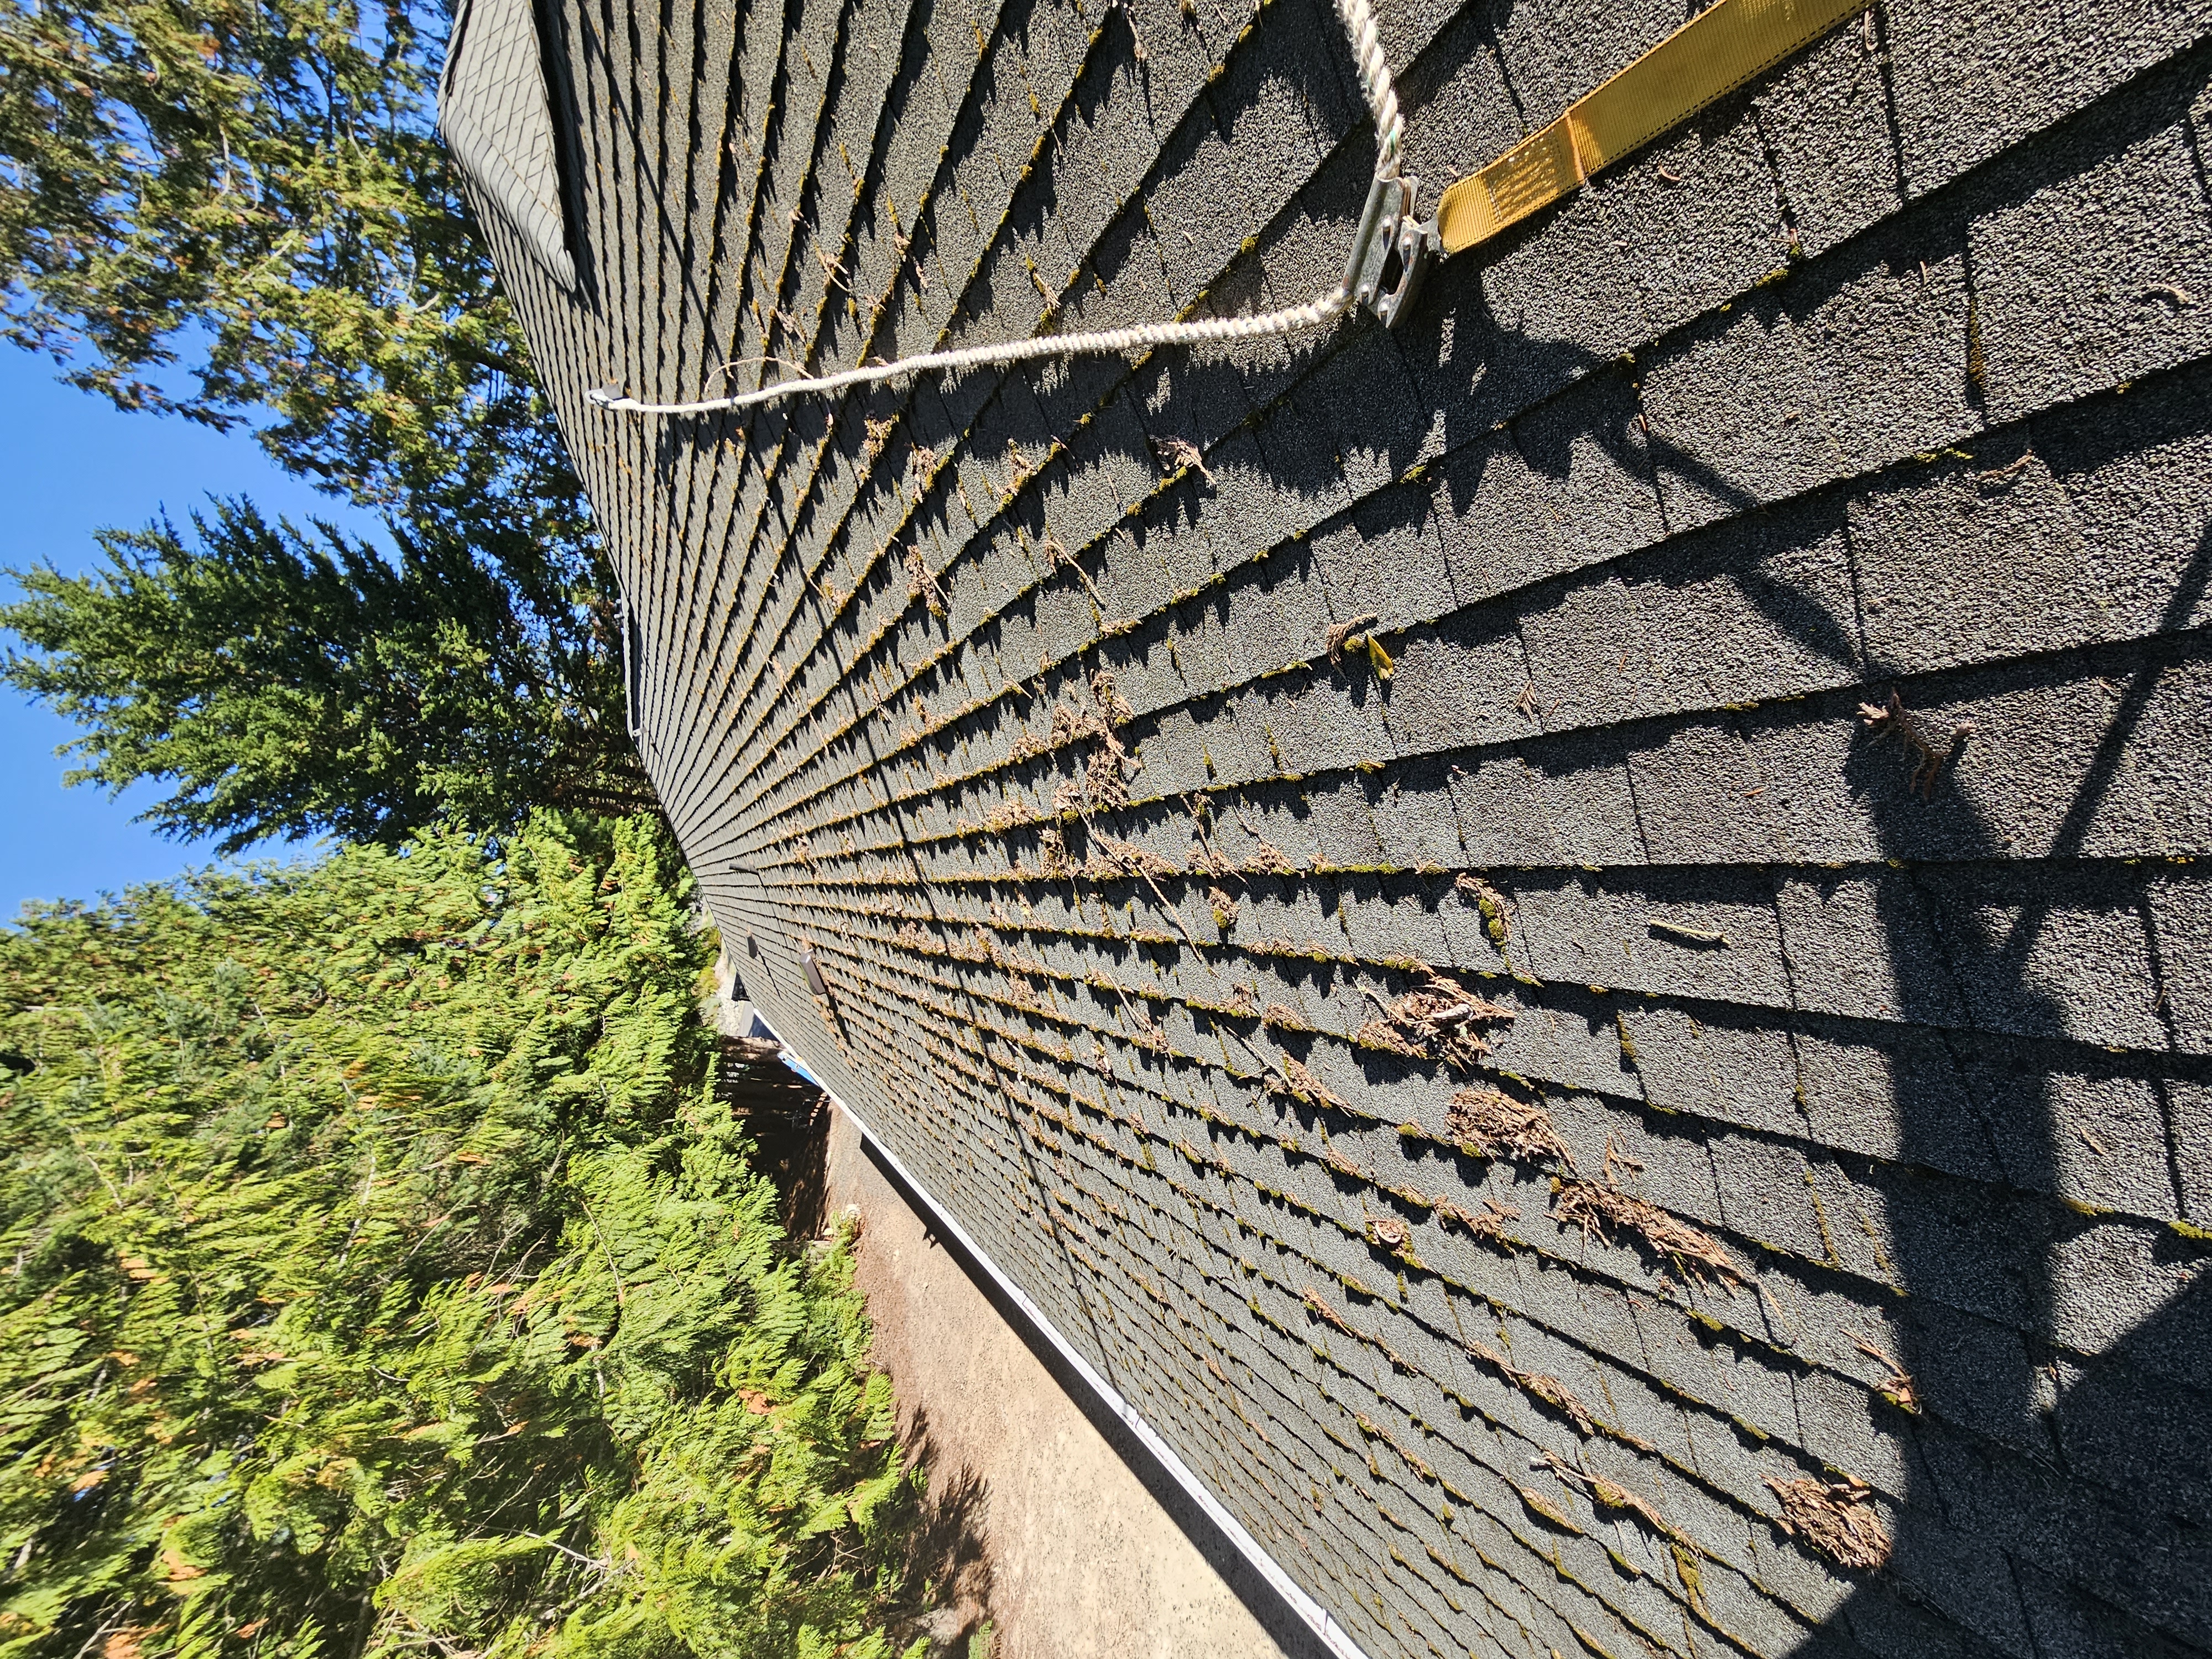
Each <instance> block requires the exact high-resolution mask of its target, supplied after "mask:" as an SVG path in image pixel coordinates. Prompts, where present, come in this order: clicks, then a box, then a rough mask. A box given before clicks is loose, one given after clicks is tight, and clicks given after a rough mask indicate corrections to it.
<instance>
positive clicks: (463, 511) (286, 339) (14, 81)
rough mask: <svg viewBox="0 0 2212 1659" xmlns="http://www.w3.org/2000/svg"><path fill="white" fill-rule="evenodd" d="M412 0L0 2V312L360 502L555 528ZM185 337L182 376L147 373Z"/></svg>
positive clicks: (136, 404)
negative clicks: (188, 353) (230, 428)
mask: <svg viewBox="0 0 2212 1659" xmlns="http://www.w3.org/2000/svg"><path fill="white" fill-rule="evenodd" d="M446 23H447V18H446V15H445V13H444V11H443V10H441V9H438V8H436V7H435V5H431V6H422V5H417V4H415V3H411V0H398V3H395V4H390V5H386V6H384V7H382V8H381V9H378V8H374V7H372V8H369V9H362V8H361V7H359V6H356V5H354V4H351V3H346V0H252V3H250V4H249V3H244V0H0V155H4V156H6V157H7V158H9V165H8V166H7V167H4V168H0V289H4V290H5V292H6V293H7V295H8V296H9V300H10V301H11V303H10V304H9V307H8V310H7V313H6V314H5V324H4V330H0V331H4V332H5V333H6V334H7V336H8V337H11V338H13V339H14V340H15V341H16V342H17V343H19V344H22V345H26V346H29V347H31V348H33V349H37V350H42V351H46V352H50V353H52V354H55V355H56V356H60V357H64V358H65V359H67V360H68V361H69V362H70V366H71V369H72V372H71V374H70V378H71V379H72V380H75V381H76V383H77V384H79V385H82V386H87V387H88V388H91V389H93V390H95V391H98V392H104V393H105V394H106V395H107V396H108V397H110V398H113V399H114V400H115V401H116V403H117V404H119V405H121V406H123V407H125V408H149V409H171V410H181V411H182V412H184V413H185V414H187V415H189V416H192V417H193V418H195V419H198V420H203V421H206V422H210V423H213V424H216V425H228V424H232V423H234V422H238V421H240V420H241V419H246V418H249V417H252V418H258V416H260V415H261V413H262V412H263V411H264V410H266V411H270V412H273V413H274V415H275V416H276V421H275V422H274V424H272V425H270V426H269V427H268V428H266V429H265V430H264V431H263V432H262V433H261V439H262V441H263V443H264V445H265V446H266V447H268V448H269V450H270V453H271V454H272V455H273V456H275V457H276V459H277V460H278V461H279V462H280V463H282V464H283V465H285V466H287V467H288V468H289V469H291V470H293V471H299V472H301V473H304V474H307V475H308V476H310V477H316V478H319V479H321V480H323V481H325V482H327V483H331V484H332V485H334V486H335V487H337V488H338V489H342V490H343V491H345V492H346V493H348V494H350V495H353V496H354V497H355V498H356V499H357V500H359V501H364V502H381V503H386V504H391V503H398V504H403V505H404V507H405V508H406V510H407V511H408V512H409V513H410V515H413V516H416V517H417V518H419V517H421V516H422V515H424V514H431V515H435V516H438V517H441V518H443V519H445V520H448V521H449V522H461V521H465V522H471V523H476V522H481V521H483V520H486V519H488V518H490V519H500V520H505V521H507V523H508V525H509V527H510V528H511V529H512V530H513V531H514V532H516V533H518V534H520V536H522V537H523V538H525V539H526V540H530V541H534V542H536V543H538V544H544V545H550V546H557V547H562V548H574V547H575V546H577V545H578V544H580V538H581V533H582V519H581V514H582V511H583V509H582V506H581V498H580V492H579V490H578V488H577V485H576V480H575V477H574V474H573V473H572V472H571V471H570V470H569V467H568V461H567V459H566V456H565V453H564V452H563V451H562V447H561V442H560V435H559V434H558V432H557V431H556V428H555V427H554V424H553V422H552V421H551V419H550V414H549V412H548V410H547V407H546V405H545V404H544V399H543V398H542V397H541V396H540V394H539V393H538V392H537V390H536V389H535V387H534V386H532V383H531V374H530V368H529V356H528V351H527V349H526V346H525V344H524V342H523V338H522V333H521V330H520V327H519V325H517V323H516V320H515V318H514V315H513V311H512V309H511V308H510V307H508V306H507V302H506V301H505V300H504V299H502V298H501V295H499V292H498V290H497V288H496V286H495V277H494V273H493V270H492V266H491V261H490V258H489V254H488V252H486V250H485V248H484V246H483V241H482V240H481V239H480V238H479V237H478V236H477V234H476V232H475V229H474V228H473V226H472V225H471V223H470V221H469V216H468V213H467V210H466V208H465V205H464V204H463V201H462V198H461V196H460V193H459V190H458V189H457V187H456V184H455V180H454V178H453V173H452V169H451V167H450V166H449V165H448V162H447V156H446V153H445V150H444V148H443V146H442V145H441V143H440V141H439V140H438V138H437V137H436V135H435V131H434V130H433V124H432V100H433V98H434V96H435V70H436V65H437V64H438V63H439V62H440V60H441V58H442V56H443V52H444V36H445V29H446ZM180 345H183V346H187V347H190V348H191V349H193V353H194V355H195V356H197V355H198V349H199V348H201V347H204V357H203V358H201V360H200V361H199V362H197V365H196V368H195V373H194V379H195V380H196V381H197V387H196V389H194V390H192V391H190V392H173V391H170V390H167V389H165V384H166V383H167V382H169V381H172V380H174V378H175V377H174V376H173V375H164V374H161V373H160V371H161V370H162V369H163V368H165V367H166V366H168V365H171V364H173V363H175V362H178V361H179V349H180Z"/></svg>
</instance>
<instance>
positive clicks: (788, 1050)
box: [751, 1003, 1367, 1659]
mask: <svg viewBox="0 0 2212 1659" xmlns="http://www.w3.org/2000/svg"><path fill="white" fill-rule="evenodd" d="M751 1013H752V1018H753V1019H754V1021H755V1022H756V1023H757V1024H758V1025H759V1026H760V1028H761V1029H762V1030H763V1031H765V1032H766V1033H767V1034H768V1035H769V1036H774V1037H775V1038H776V1041H777V1042H783V1039H782V1038H781V1036H776V1031H775V1027H774V1026H772V1025H770V1024H769V1022H768V1017H767V1015H766V1014H765V1013H763V1012H762V1011H761V1008H760V1005H759V1004H757V1003H756V1004H754V1005H753V1006H752V1009H751ZM782 1059H783V1063H784V1064H785V1065H786V1066H789V1067H791V1069H792V1070H793V1071H794V1072H796V1073H799V1076H801V1077H803V1078H805V1079H806V1080H807V1081H808V1082H809V1083H811V1084H812V1085H814V1086H815V1087H816V1088H817V1089H819V1090H821V1091H822V1092H823V1094H825V1095H827V1096H829V1098H830V1099H831V1100H832V1101H834V1102H836V1107H837V1109H838V1110H839V1111H841V1112H842V1113H844V1114H845V1115H846V1116H848V1117H849V1118H851V1119H852V1120H853V1121H854V1124H855V1125H856V1126H857V1127H859V1129H860V1135H861V1138H862V1139H864V1140H866V1142H867V1143H868V1145H869V1146H872V1147H873V1148H874V1149H875V1152H876V1155H877V1156H878V1157H879V1158H882V1159H883V1160H884V1163H886V1164H890V1166H891V1169H892V1170H894V1171H895V1172H896V1174H897V1176H898V1178H899V1179H900V1180H901V1181H902V1182H904V1183H905V1184H906V1188H907V1190H908V1191H909V1192H911V1193H913V1194H915V1197H917V1198H919V1199H920V1200H921V1202H922V1205H923V1207H924V1208H926V1209H927V1211H928V1212H929V1217H930V1220H931V1223H932V1225H934V1226H935V1227H936V1228H937V1229H938V1230H939V1231H940V1232H944V1233H947V1234H950V1235H951V1237H953V1238H955V1239H957V1240H958V1241H959V1243H960V1248H961V1249H963V1250H965V1251H967V1252H968V1255H969V1258H970V1259H971V1260H973V1261H975V1262H977V1263H978V1264H979V1265H981V1267H982V1269H983V1271H984V1272H985V1273H987V1274H989V1275H990V1279H991V1282H992V1283H993V1284H994V1285H997V1286H998V1287H999V1290H1000V1292H1001V1293H1003V1294H1004V1295H1005V1296H1006V1299H1007V1300H1008V1301H1010V1302H1012V1304H1014V1306H1016V1307H1017V1308H1018V1309H1020V1310H1021V1312H1022V1317H1023V1318H1024V1319H1026V1320H1028V1321H1029V1322H1030V1325H1031V1326H1033V1327H1034V1328H1036V1332H1037V1334H1039V1335H1041V1336H1042V1337H1043V1338H1044V1340H1046V1341H1047V1342H1048V1343H1050V1344H1051V1345H1052V1347H1053V1351H1054V1352H1055V1353H1057V1354H1059V1355H1060V1358H1062V1359H1064V1360H1066V1362H1067V1364H1068V1367H1069V1368H1070V1369H1071V1370H1073V1371H1074V1373H1075V1374H1076V1375H1077V1376H1079V1377H1081V1378H1082V1379H1083V1382H1084V1385H1085V1387H1086V1388H1088V1389H1090V1390H1091V1393H1092V1394H1093V1395H1097V1398H1098V1401H1099V1402H1100V1403H1101V1404H1102V1405H1103V1406H1104V1407H1106V1409H1107V1410H1109V1411H1110V1412H1112V1413H1114V1415H1115V1417H1118V1418H1119V1419H1121V1422H1122V1424H1123V1425H1125V1426H1126V1427H1127V1429H1128V1431H1129V1432H1130V1433H1131V1434H1133V1435H1134V1436H1136V1437H1137V1440H1138V1443H1139V1444H1141V1445H1142V1446H1143V1447H1144V1449H1146V1451H1147V1452H1149V1453H1151V1454H1152V1459H1153V1461H1154V1462H1157V1463H1158V1465H1159V1466H1160V1467H1161V1468H1163V1469H1164V1470H1166V1471H1167V1472H1168V1474H1170V1475H1171V1476H1172V1477H1174V1480H1175V1482H1176V1485H1177V1486H1181V1487H1182V1489H1183V1492H1184V1494H1185V1495H1186V1496H1187V1497H1188V1498H1189V1499H1190V1501H1191V1502H1192V1503H1194V1504H1196V1505H1197V1506H1198V1508H1199V1510H1200V1512H1201V1513H1202V1514H1203V1515H1204V1516H1206V1519H1207V1520H1208V1521H1211V1522H1212V1523H1213V1525H1214V1527H1215V1528H1216V1529H1217V1530H1218V1532H1219V1533H1220V1534H1221V1535H1222V1536H1223V1537H1224V1538H1225V1539H1227V1540H1228V1541H1230V1543H1231V1545H1233V1546H1234V1547H1236V1550H1237V1553H1238V1554H1239V1555H1242V1556H1243V1558H1244V1559H1245V1560H1246V1561H1247V1562H1249V1563H1250V1564H1251V1566H1252V1568H1253V1570H1254V1571H1256V1572H1257V1573H1258V1574H1259V1575H1260V1577H1261V1578H1263V1579H1265V1580H1266V1581H1267V1586H1268V1588H1269V1589H1273V1591H1274V1592H1275V1594H1276V1595H1279V1596H1280V1597H1282V1599H1283V1603H1284V1605H1285V1606H1286V1607H1289V1608H1290V1610H1291V1612H1292V1613H1296V1614H1297V1616H1298V1619H1299V1620H1300V1622H1301V1623H1303V1624H1304V1625H1305V1626H1306V1627H1307V1628H1308V1629H1310V1630H1311V1631H1312V1632H1313V1633H1314V1634H1315V1635H1316V1636H1317V1637H1319V1638H1321V1642H1322V1645H1323V1646H1324V1647H1326V1648H1327V1649H1328V1650H1329V1651H1330V1652H1331V1653H1333V1654H1334V1655H1336V1656H1337V1659H1367V1656H1366V1654H1365V1653H1364V1651H1362V1650H1361V1649H1360V1646H1359V1644H1358V1643H1357V1642H1355V1641H1353V1640H1352V1635H1351V1632H1348V1631H1346V1629H1345V1628H1344V1626H1342V1625H1340V1624H1339V1623H1337V1621H1336V1620H1335V1619H1334V1617H1333V1616H1332V1615H1331V1614H1330V1613H1329V1611H1328V1608H1327V1607H1323V1606H1322V1604H1321V1603H1320V1602H1318V1601H1316V1600H1314V1598H1313V1597H1312V1596H1311V1595H1308V1594H1307V1593H1306V1590H1305V1589H1304V1586H1302V1585H1301V1584H1299V1583H1297V1580H1295V1579H1293V1578H1292V1577H1291V1576H1290V1574H1288V1573H1286V1572H1285V1571H1283V1569H1282V1567H1281V1566H1280V1565H1279V1564H1278V1563H1277V1561H1276V1560H1275V1558H1274V1557H1273V1556H1272V1555H1270V1554H1268V1553H1267V1551H1266V1550H1264V1549H1262V1548H1261V1547H1260V1541H1259V1540H1257V1539H1256V1538H1255V1537H1253V1536H1252V1534H1250V1533H1249V1532H1247V1531H1245V1530H1244V1523H1243V1522H1241V1521H1239V1520H1238V1519H1237V1517H1236V1516H1233V1515H1231V1513H1230V1512H1229V1511H1228V1510H1226V1509H1225V1508H1223V1507H1222V1504H1221V1500H1220V1499H1219V1498H1216V1497H1215V1496H1214V1495H1213V1494H1212V1492H1209V1491H1208V1490H1207V1489H1206V1483H1205V1482H1204V1481H1202V1480H1200V1479H1199V1478H1198V1476H1197V1475H1195V1474H1192V1473H1191V1470H1190V1468H1189V1466H1188V1464H1186V1463H1185V1462H1183V1461H1182V1458H1180V1457H1178V1456H1176V1453H1175V1449H1174V1448H1173V1447H1171V1446H1170V1445H1169V1444H1168V1443H1167V1442H1166V1441H1164V1440H1163V1439H1162V1438H1161V1437H1160V1436H1159V1434H1158V1431H1155V1430H1154V1429H1153V1427H1152V1425H1151V1424H1149V1423H1147V1422H1146V1421H1145V1419H1143V1417H1141V1416H1140V1415H1139V1413H1138V1411H1137V1408H1136V1407H1134V1406H1132V1405H1131V1404H1130V1403H1129V1402H1128V1401H1126V1400H1124V1399H1123V1398H1122V1397H1121V1391H1120V1390H1119V1389H1116V1388H1115V1386H1114V1385H1113V1384H1112V1383H1109V1382H1108V1381H1107V1380H1106V1379H1105V1378H1104V1377H1103V1376H1100V1375H1099V1374H1098V1371H1097V1369H1096V1368H1095V1367H1094V1366H1093V1365H1092V1364H1091V1362H1090V1361H1089V1360H1087V1359H1085V1358H1084V1357H1083V1356H1082V1354H1080V1353H1079V1352H1077V1351H1076V1349H1075V1348H1074V1346H1073V1345H1071V1344H1070V1343H1069V1341H1068V1340H1067V1339H1066V1337H1064V1336H1062V1335H1061V1334H1060V1331H1059V1329H1058V1328H1056V1327H1055V1326H1054V1324H1053V1322H1052V1321H1051V1320H1049V1319H1048V1318H1047V1317H1046V1316H1045V1311H1044V1310H1043V1309H1042V1308H1040V1307H1038V1306H1037V1304H1036V1303H1034V1302H1032V1301H1030V1298H1029V1295H1028V1293H1027V1292H1026V1291H1024V1290H1023V1289H1022V1287H1021V1286H1020V1285H1017V1284H1016V1283H1014V1281H1013V1280H1012V1279H1009V1278H1007V1277H1006V1274H1005V1273H1001V1272H1000V1271H999V1264H998V1263H997V1262H995V1261H992V1260H991V1258H990V1256H989V1255H987V1253H986V1252H985V1250H984V1249H983V1247H982V1246H981V1245H980V1244H978V1243H976V1242H975V1239H974V1238H973V1237H971V1236H970V1235H969V1231H968V1230H967V1229H966V1228H965V1227H963V1226H962V1225H960V1221H959V1218H957V1216H955V1215H954V1214H953V1213H952V1212H951V1211H950V1210H948V1209H946V1208H945V1206H944V1205H942V1204H940V1203H939V1202H938V1201H937V1199H936V1197H935V1195H934V1194H932V1193H931V1192H930V1190H929V1188H927V1187H925V1186H923V1185H922V1183H921V1182H919V1181H917V1180H915V1176H914V1171H913V1170H909V1169H908V1168H907V1167H906V1165H905V1164H903V1163H902V1162H901V1161H900V1159H899V1155H898V1154H897V1153H896V1152H893V1151H892V1150H891V1149H890V1146H886V1145H885V1144H884V1139H883V1137H882V1136H880V1135H878V1133H876V1132H875V1131H874V1130H873V1129H871V1128H870V1127H868V1121H867V1119H866V1118H864V1117H862V1116H861V1115H860V1114H859V1113H858V1112H856V1111H854V1109H852V1108H851V1107H850V1106H848V1105H847V1104H846V1103H845V1102H844V1101H842V1100H841V1099H839V1098H838V1097H837V1094H836V1091H835V1090H833V1089H831V1088H830V1087H829V1085H827V1084H825V1083H824V1082H823V1080H822V1079H820V1078H818V1077H817V1076H815V1075H814V1073H812V1072H811V1071H809V1070H808V1069H807V1068H806V1064H805V1061H804V1060H800V1059H799V1056H798V1054H795V1053H794V1052H793V1049H792V1047H791V1045H790V1044H789V1043H787V1042H785V1043H784V1044H783V1055H782Z"/></svg>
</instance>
